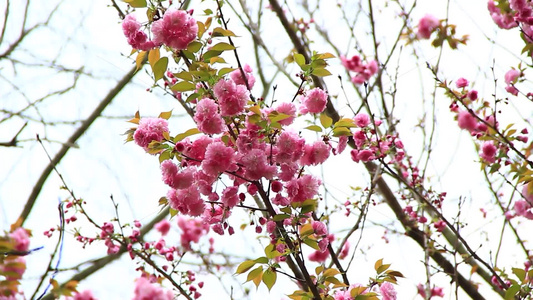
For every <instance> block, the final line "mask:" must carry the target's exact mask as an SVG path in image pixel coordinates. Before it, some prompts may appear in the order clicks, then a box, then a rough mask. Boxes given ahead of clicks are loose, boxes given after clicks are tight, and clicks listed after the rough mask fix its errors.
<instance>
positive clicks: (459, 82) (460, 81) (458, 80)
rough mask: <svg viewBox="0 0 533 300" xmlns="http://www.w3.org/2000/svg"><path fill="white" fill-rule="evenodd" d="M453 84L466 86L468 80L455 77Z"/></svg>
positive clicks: (459, 86) (460, 86)
mask: <svg viewBox="0 0 533 300" xmlns="http://www.w3.org/2000/svg"><path fill="white" fill-rule="evenodd" d="M455 85H456V86H457V88H464V87H466V86H468V80H466V79H464V78H463V77H461V78H459V79H457V81H456V82H455Z"/></svg>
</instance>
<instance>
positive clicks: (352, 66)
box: [340, 55, 363, 72]
mask: <svg viewBox="0 0 533 300" xmlns="http://www.w3.org/2000/svg"><path fill="white" fill-rule="evenodd" d="M340 58H341V63H342V65H343V66H344V67H345V68H346V69H348V70H349V71H352V72H361V71H362V70H363V68H362V63H361V58H360V57H359V56H358V55H354V56H352V58H350V59H346V57H345V56H344V55H341V57H340Z"/></svg>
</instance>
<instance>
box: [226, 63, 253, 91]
mask: <svg viewBox="0 0 533 300" xmlns="http://www.w3.org/2000/svg"><path fill="white" fill-rule="evenodd" d="M242 71H243V72H241V70H239V69H237V70H235V71H233V72H231V73H230V77H231V79H232V80H233V82H235V83H236V84H240V85H243V86H246V82H247V83H248V87H249V88H250V89H252V88H253V87H254V84H255V77H254V75H253V72H252V67H250V65H248V64H246V65H244V67H242ZM242 73H244V75H245V78H243V77H242ZM245 79H246V81H245Z"/></svg>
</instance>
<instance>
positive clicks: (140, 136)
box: [133, 118, 168, 152]
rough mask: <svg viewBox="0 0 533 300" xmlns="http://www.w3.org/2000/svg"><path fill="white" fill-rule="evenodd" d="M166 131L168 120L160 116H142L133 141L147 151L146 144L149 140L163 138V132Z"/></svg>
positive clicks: (160, 139) (148, 143) (158, 140)
mask: <svg viewBox="0 0 533 300" xmlns="http://www.w3.org/2000/svg"><path fill="white" fill-rule="evenodd" d="M164 132H167V133H168V122H167V120H165V119H162V118H142V119H141V120H140V121H139V126H138V127H137V129H136V130H135V133H134V135H133V139H134V140H135V143H136V144H137V145H139V146H141V147H143V149H144V150H145V151H147V152H148V150H149V149H148V145H150V143H151V142H153V141H156V142H161V141H163V139H164V135H163V133H164Z"/></svg>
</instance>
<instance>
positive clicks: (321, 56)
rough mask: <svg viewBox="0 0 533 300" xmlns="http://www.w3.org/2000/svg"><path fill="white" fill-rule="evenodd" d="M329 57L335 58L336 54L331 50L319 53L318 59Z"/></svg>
mask: <svg viewBox="0 0 533 300" xmlns="http://www.w3.org/2000/svg"><path fill="white" fill-rule="evenodd" d="M328 58H335V55H333V54H331V53H329V52H326V53H321V54H320V55H318V59H328Z"/></svg>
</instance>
